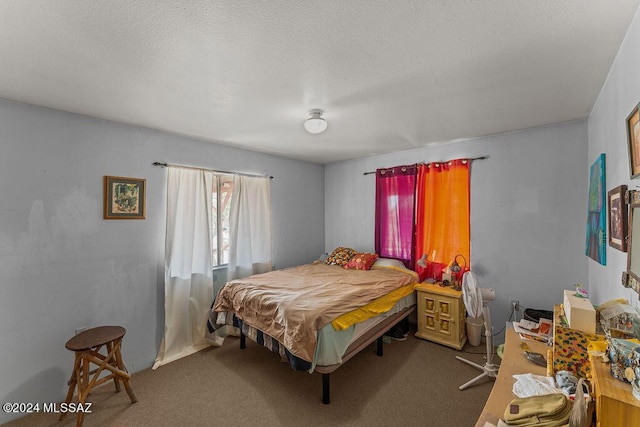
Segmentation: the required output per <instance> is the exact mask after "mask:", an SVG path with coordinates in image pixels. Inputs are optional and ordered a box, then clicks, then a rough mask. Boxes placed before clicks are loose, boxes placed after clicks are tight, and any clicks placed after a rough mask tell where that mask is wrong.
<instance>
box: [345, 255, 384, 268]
mask: <svg viewBox="0 0 640 427" xmlns="http://www.w3.org/2000/svg"><path fill="white" fill-rule="evenodd" d="M377 259H378V254H372V253H369V252H359V253H357V254H355V255H354V256H353V257H352V258H351V259H350V260H349V262H348V263H347V264H346V265H345V266H344V268H351V269H355V270H368V269H370V268H371V266H372V265H373V263H374V262H376V260H377Z"/></svg>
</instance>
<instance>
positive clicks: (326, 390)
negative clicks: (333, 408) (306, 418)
mask: <svg viewBox="0 0 640 427" xmlns="http://www.w3.org/2000/svg"><path fill="white" fill-rule="evenodd" d="M322 403H324V404H325V405H328V404H329V403H331V398H330V387H329V374H322Z"/></svg>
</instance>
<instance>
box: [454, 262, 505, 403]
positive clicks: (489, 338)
mask: <svg viewBox="0 0 640 427" xmlns="http://www.w3.org/2000/svg"><path fill="white" fill-rule="evenodd" d="M462 297H463V299H464V304H465V307H466V309H467V312H468V313H469V315H470V316H472V317H478V315H479V314H480V313H482V317H483V323H484V336H485V341H486V344H487V362H486V363H485V364H484V365H479V364H477V363H474V362H472V361H470V360H467V359H465V358H463V357H460V356H456V359H458V360H459V361H461V362H464V363H466V364H467V365H470V366H473V367H474V368H476V369H478V370H480V371H482V373H481V374H480V375H478V376H477V377H475V378H473V379H472V380H470V381H467V382H466V383H464V384H462V385H461V386H460V387H458V388H459V389H460V390H464V389H466V388H468V387H471V386H472V385H474V384H477V383H478V382H479V381H480V380H481V379H483V378H491V379H495V378H496V375H497V374H498V368H499V367H500V366H499V365H495V364H494V363H493V330H492V329H491V312H490V311H489V304H488V302H489V301H493V300H495V299H496V293H495V292H494V290H493V289H489V288H478V287H477V282H476V279H475V276H474V275H473V273H471V272H470V271H468V272H466V273H465V274H464V276H463V277H462Z"/></svg>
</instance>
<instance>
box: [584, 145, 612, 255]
mask: <svg viewBox="0 0 640 427" xmlns="http://www.w3.org/2000/svg"><path fill="white" fill-rule="evenodd" d="M605 176H606V174H605V155H604V153H601V154H600V155H599V156H598V158H597V159H596V161H595V162H593V164H592V165H591V170H590V173H589V204H588V210H587V242H586V250H585V254H586V255H587V256H588V257H589V258H591V259H593V260H594V261H597V262H599V263H600V264H602V265H607V200H606V187H605Z"/></svg>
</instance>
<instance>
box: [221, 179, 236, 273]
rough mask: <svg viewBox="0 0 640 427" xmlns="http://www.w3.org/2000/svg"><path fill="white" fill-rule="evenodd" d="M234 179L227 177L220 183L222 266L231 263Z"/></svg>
mask: <svg viewBox="0 0 640 427" xmlns="http://www.w3.org/2000/svg"><path fill="white" fill-rule="evenodd" d="M232 179H233V178H231V177H228V178H227V177H225V178H222V179H221V183H220V212H221V215H222V217H221V218H220V227H221V230H220V232H219V233H218V235H219V240H220V264H228V263H229V231H230V225H229V212H230V210H231V196H232V194H233V181H232Z"/></svg>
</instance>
